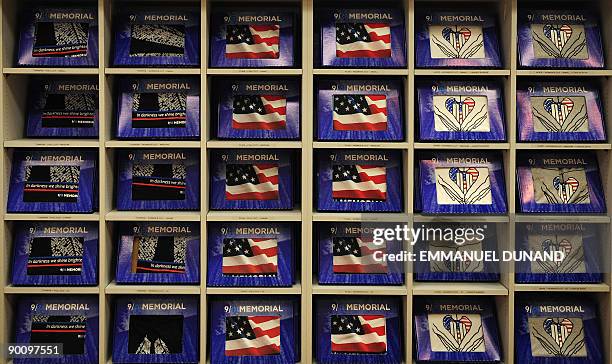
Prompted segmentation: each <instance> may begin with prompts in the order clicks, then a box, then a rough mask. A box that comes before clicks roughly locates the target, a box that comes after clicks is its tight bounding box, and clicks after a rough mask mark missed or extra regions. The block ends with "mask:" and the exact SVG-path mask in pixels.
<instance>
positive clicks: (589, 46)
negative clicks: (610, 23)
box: [518, 6, 604, 68]
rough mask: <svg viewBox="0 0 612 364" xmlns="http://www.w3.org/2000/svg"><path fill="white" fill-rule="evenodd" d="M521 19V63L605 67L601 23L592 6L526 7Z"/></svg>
mask: <svg viewBox="0 0 612 364" xmlns="http://www.w3.org/2000/svg"><path fill="white" fill-rule="evenodd" d="M518 19H519V24H518V49H519V61H520V64H521V66H524V67H537V68H542V67H544V68H546V67H552V68H603V67H604V58H603V50H602V41H601V34H600V29H599V24H598V22H597V16H595V15H594V11H593V10H592V9H591V8H590V7H588V6H587V7H586V9H580V10H561V9H553V10H550V9H549V10H545V9H533V8H532V9H529V8H524V9H522V10H521V11H520V12H519V15H518Z"/></svg>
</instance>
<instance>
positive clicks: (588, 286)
mask: <svg viewBox="0 0 612 364" xmlns="http://www.w3.org/2000/svg"><path fill="white" fill-rule="evenodd" d="M514 290H515V291H517V292H610V286H608V285H607V284H605V283H585V284H580V283H547V284H543V283H534V284H525V283H516V284H515V285H514Z"/></svg>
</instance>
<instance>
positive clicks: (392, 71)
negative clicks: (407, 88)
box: [312, 68, 408, 76]
mask: <svg viewBox="0 0 612 364" xmlns="http://www.w3.org/2000/svg"><path fill="white" fill-rule="evenodd" d="M312 73H313V74H315V75H359V76H361V75H365V76H408V70H407V69H404V68H315V69H313V70H312Z"/></svg>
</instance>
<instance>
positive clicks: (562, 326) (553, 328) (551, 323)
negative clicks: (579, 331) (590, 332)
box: [543, 318, 574, 347]
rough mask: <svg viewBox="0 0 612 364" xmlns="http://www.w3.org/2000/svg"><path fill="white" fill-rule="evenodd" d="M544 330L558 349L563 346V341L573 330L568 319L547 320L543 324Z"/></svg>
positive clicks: (572, 325) (572, 324) (571, 323)
mask: <svg viewBox="0 0 612 364" xmlns="http://www.w3.org/2000/svg"><path fill="white" fill-rule="evenodd" d="M543 326H544V330H545V331H546V333H547V334H548V335H550V336H551V337H552V338H553V340H555V342H556V343H557V345H558V346H559V347H562V346H563V344H565V340H567V337H568V336H569V335H570V334H571V333H572V331H573V330H574V323H573V322H572V321H571V320H570V319H566V318H564V319H552V318H548V319H546V320H544V323H543Z"/></svg>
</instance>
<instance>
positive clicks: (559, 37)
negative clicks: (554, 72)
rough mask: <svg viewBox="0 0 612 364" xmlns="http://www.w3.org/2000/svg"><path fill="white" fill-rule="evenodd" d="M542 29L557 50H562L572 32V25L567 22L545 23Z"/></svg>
mask: <svg viewBox="0 0 612 364" xmlns="http://www.w3.org/2000/svg"><path fill="white" fill-rule="evenodd" d="M542 30H543V32H544V36H545V37H546V38H548V39H550V41H551V42H553V44H554V45H555V47H556V48H557V49H558V50H559V52H561V51H562V50H563V47H565V45H566V44H567V41H568V40H569V39H570V38H571V37H572V33H573V32H574V30H573V29H572V27H571V26H569V25H567V24H563V25H561V24H546V25H544V28H543V29H542Z"/></svg>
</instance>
